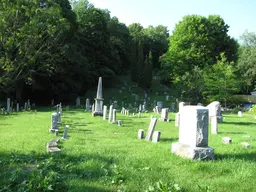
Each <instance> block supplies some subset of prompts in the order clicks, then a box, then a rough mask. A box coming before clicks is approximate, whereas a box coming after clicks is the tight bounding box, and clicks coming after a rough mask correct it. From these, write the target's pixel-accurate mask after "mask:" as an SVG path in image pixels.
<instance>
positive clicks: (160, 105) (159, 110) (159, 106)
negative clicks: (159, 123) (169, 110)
mask: <svg viewBox="0 0 256 192" xmlns="http://www.w3.org/2000/svg"><path fill="white" fill-rule="evenodd" d="M157 107H158V112H159V113H160V112H161V111H162V108H163V101H158V102H157Z"/></svg>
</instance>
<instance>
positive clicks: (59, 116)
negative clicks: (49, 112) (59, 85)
mask: <svg viewBox="0 0 256 192" xmlns="http://www.w3.org/2000/svg"><path fill="white" fill-rule="evenodd" d="M57 114H58V124H61V112H60V111H59V112H58V113H57Z"/></svg>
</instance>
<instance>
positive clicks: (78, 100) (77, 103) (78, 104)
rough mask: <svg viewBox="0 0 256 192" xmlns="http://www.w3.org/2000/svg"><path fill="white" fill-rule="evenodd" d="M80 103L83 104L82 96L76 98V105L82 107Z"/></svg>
mask: <svg viewBox="0 0 256 192" xmlns="http://www.w3.org/2000/svg"><path fill="white" fill-rule="evenodd" d="M80 105H81V101H80V97H79V96H78V97H77V98H76V106H77V107H80Z"/></svg>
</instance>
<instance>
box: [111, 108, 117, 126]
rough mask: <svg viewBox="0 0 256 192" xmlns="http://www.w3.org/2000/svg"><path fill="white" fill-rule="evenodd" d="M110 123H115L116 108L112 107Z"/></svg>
mask: <svg viewBox="0 0 256 192" xmlns="http://www.w3.org/2000/svg"><path fill="white" fill-rule="evenodd" d="M112 123H116V109H113V117H112Z"/></svg>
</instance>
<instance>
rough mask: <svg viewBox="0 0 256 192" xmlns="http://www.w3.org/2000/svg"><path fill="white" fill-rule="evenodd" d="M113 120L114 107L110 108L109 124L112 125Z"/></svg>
mask: <svg viewBox="0 0 256 192" xmlns="http://www.w3.org/2000/svg"><path fill="white" fill-rule="evenodd" d="M112 118H113V105H110V107H109V114H108V122H109V123H111V122H112Z"/></svg>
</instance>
